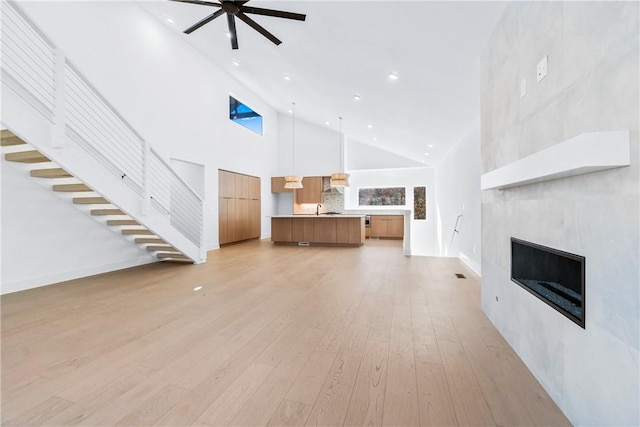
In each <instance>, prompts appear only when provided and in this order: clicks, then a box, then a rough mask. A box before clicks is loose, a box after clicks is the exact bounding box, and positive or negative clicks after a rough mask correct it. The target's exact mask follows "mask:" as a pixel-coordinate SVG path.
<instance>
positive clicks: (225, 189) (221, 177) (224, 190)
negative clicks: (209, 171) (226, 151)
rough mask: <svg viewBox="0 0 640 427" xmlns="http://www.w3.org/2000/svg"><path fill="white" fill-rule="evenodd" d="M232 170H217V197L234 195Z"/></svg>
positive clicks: (234, 184)
mask: <svg viewBox="0 0 640 427" xmlns="http://www.w3.org/2000/svg"><path fill="white" fill-rule="evenodd" d="M234 175H236V174H234V173H233V172H227V171H224V170H218V197H224V198H227V199H229V198H233V197H235V188H236V181H235V177H234Z"/></svg>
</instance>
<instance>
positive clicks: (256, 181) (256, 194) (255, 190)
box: [249, 176, 260, 200]
mask: <svg viewBox="0 0 640 427" xmlns="http://www.w3.org/2000/svg"><path fill="white" fill-rule="evenodd" d="M249 199H251V200H260V178H258V177H255V176H250V177H249Z"/></svg>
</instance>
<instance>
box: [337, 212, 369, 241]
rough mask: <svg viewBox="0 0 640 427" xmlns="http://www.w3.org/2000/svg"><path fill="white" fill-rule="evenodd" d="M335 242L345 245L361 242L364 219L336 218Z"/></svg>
mask: <svg viewBox="0 0 640 427" xmlns="http://www.w3.org/2000/svg"><path fill="white" fill-rule="evenodd" d="M336 221H337V223H336V234H337V236H336V242H337V243H341V244H345V245H354V244H359V243H362V239H363V230H362V229H363V227H364V220H363V219H362V218H336Z"/></svg>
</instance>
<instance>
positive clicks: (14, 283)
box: [0, 256, 159, 295]
mask: <svg viewBox="0 0 640 427" xmlns="http://www.w3.org/2000/svg"><path fill="white" fill-rule="evenodd" d="M154 262H159V261H158V260H157V259H156V258H154V257H151V256H142V257H139V258H135V259H130V260H126V261H120V262H115V263H111V264H105V265H97V266H92V267H87V268H79V269H74V270H68V271H62V272H56V273H53V274H47V275H45V276H39V277H29V278H25V279H19V280H11V281H7V282H5V281H3V282H2V284H1V285H0V295H5V294H10V293H13V292H19V291H25V290H27V289H33V288H39V287H42V286H48V285H54V284H56V283H60V282H66V281H68V280H73V279H80V278H82V277H88V276H94V275H96V274H102V273H109V272H111V271H117V270H123V269H125V268H131V267H138V266H140V265H145V264H151V263H154Z"/></svg>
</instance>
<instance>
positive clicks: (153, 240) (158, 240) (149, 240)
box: [135, 237, 167, 245]
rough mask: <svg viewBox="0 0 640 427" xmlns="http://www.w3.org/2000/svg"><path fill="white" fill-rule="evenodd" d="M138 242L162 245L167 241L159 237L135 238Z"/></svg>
mask: <svg viewBox="0 0 640 427" xmlns="http://www.w3.org/2000/svg"><path fill="white" fill-rule="evenodd" d="M135 242H136V243H140V244H149V243H151V244H156V245H158V244H160V245H166V244H167V242H165V241H164V240H162V239H161V238H159V237H138V238H136V240H135Z"/></svg>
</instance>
